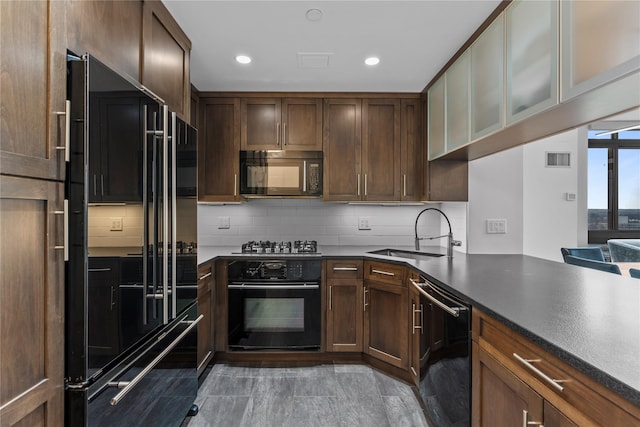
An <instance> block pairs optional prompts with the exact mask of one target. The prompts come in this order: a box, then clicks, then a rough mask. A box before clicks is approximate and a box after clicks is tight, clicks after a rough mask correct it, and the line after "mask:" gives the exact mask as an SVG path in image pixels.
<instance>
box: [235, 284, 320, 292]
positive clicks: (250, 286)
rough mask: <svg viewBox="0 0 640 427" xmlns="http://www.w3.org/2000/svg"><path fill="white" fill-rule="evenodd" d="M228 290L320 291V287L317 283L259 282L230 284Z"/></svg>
mask: <svg viewBox="0 0 640 427" xmlns="http://www.w3.org/2000/svg"><path fill="white" fill-rule="evenodd" d="M227 288H228V289H246V290H252V289H262V290H263V289H285V290H286V289H304V290H306V289H319V288H320V285H319V284H317V283H304V282H300V283H287V284H281V285H274V284H273V283H269V282H262V283H261V282H258V283H237V284H229V285H227Z"/></svg>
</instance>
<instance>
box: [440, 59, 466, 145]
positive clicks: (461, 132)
mask: <svg viewBox="0 0 640 427" xmlns="http://www.w3.org/2000/svg"><path fill="white" fill-rule="evenodd" d="M469 67H470V60H469V51H467V52H465V53H464V54H463V55H462V56H460V58H458V59H457V60H456V62H455V63H454V64H453V65H452V66H451V67H450V68H449V69H448V70H447V72H446V74H445V97H446V101H445V105H446V110H445V111H446V113H445V123H446V132H445V135H446V138H445V139H446V151H447V152H450V151H453V150H455V149H456V148H459V147H461V146H463V145H465V144H467V143H468V142H469Z"/></svg>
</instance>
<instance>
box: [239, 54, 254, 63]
mask: <svg viewBox="0 0 640 427" xmlns="http://www.w3.org/2000/svg"><path fill="white" fill-rule="evenodd" d="M236 61H238V62H239V63H240V64H248V63H250V62H251V58H249V57H248V56H246V55H238V56H236Z"/></svg>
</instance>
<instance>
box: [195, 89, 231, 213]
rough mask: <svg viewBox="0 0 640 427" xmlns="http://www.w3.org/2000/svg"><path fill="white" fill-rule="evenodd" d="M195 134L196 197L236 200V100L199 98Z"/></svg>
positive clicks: (212, 199) (206, 199)
mask: <svg viewBox="0 0 640 427" xmlns="http://www.w3.org/2000/svg"><path fill="white" fill-rule="evenodd" d="M198 138H199V142H198V200H199V201H201V202H225V201H232V202H233V201H238V200H240V196H239V185H240V183H239V181H238V178H239V169H240V100H239V99H237V98H201V99H200V129H199V132H198Z"/></svg>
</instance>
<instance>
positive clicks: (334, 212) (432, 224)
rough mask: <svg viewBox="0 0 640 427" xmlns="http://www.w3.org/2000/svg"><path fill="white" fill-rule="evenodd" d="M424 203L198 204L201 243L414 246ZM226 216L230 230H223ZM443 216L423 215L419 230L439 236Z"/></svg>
mask: <svg viewBox="0 0 640 427" xmlns="http://www.w3.org/2000/svg"><path fill="white" fill-rule="evenodd" d="M433 206H434V207H438V206H439V205H433ZM425 207H427V206H425V205H419V206H415V205H389V206H386V205H370V204H353V205H352V204H344V203H326V202H322V201H321V200H316V199H255V200H250V201H249V202H247V203H244V204H238V205H213V204H199V205H198V245H199V246H238V247H239V245H241V244H242V243H243V242H246V241H249V240H272V241H273V240H275V241H294V240H305V239H306V240H317V241H318V244H319V245H337V246H344V245H381V246H384V245H396V246H397V245H403V246H404V245H413V242H414V240H413V236H414V223H415V219H416V216H417V214H418V213H419V212H420V211H421V210H422V209H424V208H425ZM465 212H466V211H465ZM459 213H460V209H457V214H456V215H457V216H458V214H459ZM227 217H228V218H229V228H221V227H224V223H225V221H226V218H227ZM361 218H365V219H366V220H368V223H369V227H370V228H371V229H370V230H359V229H358V223H359V219H361ZM458 218H459V216H458ZM440 220H441V217H440V216H439V215H437V214H434V215H430V214H424V215H422V216H421V217H420V222H419V224H418V234H419V235H420V236H436V235H440V234H441V231H440V230H441V223H440ZM465 220H466V218H465ZM454 233H455V231H454ZM461 237H463V236H459V237H458V236H456V238H461ZM442 243H444V241H440V242H439V241H437V240H435V241H433V243H424V244H423V245H425V246H426V245H429V244H433V245H440V244H442Z"/></svg>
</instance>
